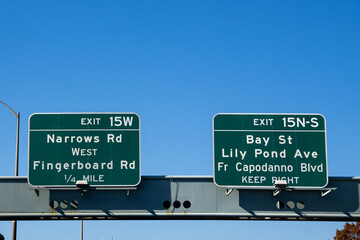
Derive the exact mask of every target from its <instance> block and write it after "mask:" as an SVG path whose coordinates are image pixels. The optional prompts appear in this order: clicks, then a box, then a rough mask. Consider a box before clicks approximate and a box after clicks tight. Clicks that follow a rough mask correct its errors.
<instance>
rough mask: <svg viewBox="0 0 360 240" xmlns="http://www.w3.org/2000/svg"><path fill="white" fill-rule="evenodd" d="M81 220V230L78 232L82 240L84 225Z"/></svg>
mask: <svg viewBox="0 0 360 240" xmlns="http://www.w3.org/2000/svg"><path fill="white" fill-rule="evenodd" d="M83 224H84V223H83V220H81V232H80V240H83V229H84V225H83Z"/></svg>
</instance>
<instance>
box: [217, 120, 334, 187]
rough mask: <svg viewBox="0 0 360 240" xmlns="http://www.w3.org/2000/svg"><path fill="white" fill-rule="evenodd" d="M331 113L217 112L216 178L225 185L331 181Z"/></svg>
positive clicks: (306, 184) (321, 183)
mask: <svg viewBox="0 0 360 240" xmlns="http://www.w3.org/2000/svg"><path fill="white" fill-rule="evenodd" d="M325 132H326V131H325V118H324V117H323V116H322V115H320V114H217V115H215V116H214V119H213V141H214V182H215V183H216V184H217V185H218V186H221V187H233V188H265V189H266V188H274V184H275V182H276V181H278V180H282V181H286V183H287V185H288V187H293V188H323V187H325V186H326V185H327V182H328V175H327V158H326V134H325Z"/></svg>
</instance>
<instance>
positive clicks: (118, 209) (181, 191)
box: [0, 176, 360, 221]
mask: <svg viewBox="0 0 360 240" xmlns="http://www.w3.org/2000/svg"><path fill="white" fill-rule="evenodd" d="M325 190H326V191H325V192H324V190H321V189H320V190H293V191H281V193H280V194H277V195H276V196H273V190H239V189H234V190H232V191H229V189H226V188H220V187H217V186H216V185H215V184H214V183H213V178H212V177H200V176H188V177H183V176H178V177H175V176H172V177H166V176H162V177H156V176H149V177H142V181H141V183H140V185H139V186H138V187H137V189H135V190H132V191H131V194H129V191H128V190H126V189H114V188H112V189H107V190H106V189H91V188H90V189H88V190H87V192H86V194H82V191H80V190H78V189H76V188H74V189H73V190H67V189H59V190H56V189H34V188H33V187H31V186H30V185H29V184H28V183H27V178H26V177H0V220H62V219H63V220H92V219H93V220H97V219H99V220H105V219H117V220H122V219H123V220H128V219H135V220H141V219H163V220H171V219H178V220H179V219H180V220H301V221H306V220H312V221H360V200H359V199H360V178H330V179H329V184H328V186H327V189H325ZM327 190H333V191H331V192H330V191H327ZM230 193H231V194H230ZM324 193H326V194H324Z"/></svg>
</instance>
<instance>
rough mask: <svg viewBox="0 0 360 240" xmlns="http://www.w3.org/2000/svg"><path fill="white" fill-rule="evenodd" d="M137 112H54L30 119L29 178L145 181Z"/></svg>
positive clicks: (40, 183)
mask: <svg viewBox="0 0 360 240" xmlns="http://www.w3.org/2000/svg"><path fill="white" fill-rule="evenodd" d="M140 178H141V177H140V118H139V116H138V115H137V114H135V113H64V114H60V113H49V114H43V113H42V114H33V115H31V116H30V118H29V178H28V180H29V183H30V184H31V185H33V186H35V187H75V185H76V183H77V182H78V181H82V182H86V183H87V184H88V185H89V186H96V187H115V186H116V187H131V186H136V185H138V184H139V182H140Z"/></svg>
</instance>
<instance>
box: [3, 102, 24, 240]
mask: <svg viewBox="0 0 360 240" xmlns="http://www.w3.org/2000/svg"><path fill="white" fill-rule="evenodd" d="M0 103H2V104H4V105H5V106H6V107H7V108H9V109H10V111H11V112H12V113H13V114H14V115H15V117H16V118H17V128H16V151H15V176H18V173H19V168H18V166H19V130H20V113H19V112H18V113H16V112H15V111H14V110H12V108H11V107H10V106H9V105H7V104H6V103H4V102H3V101H0ZM16 233H17V221H13V232H12V239H13V240H16Z"/></svg>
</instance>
